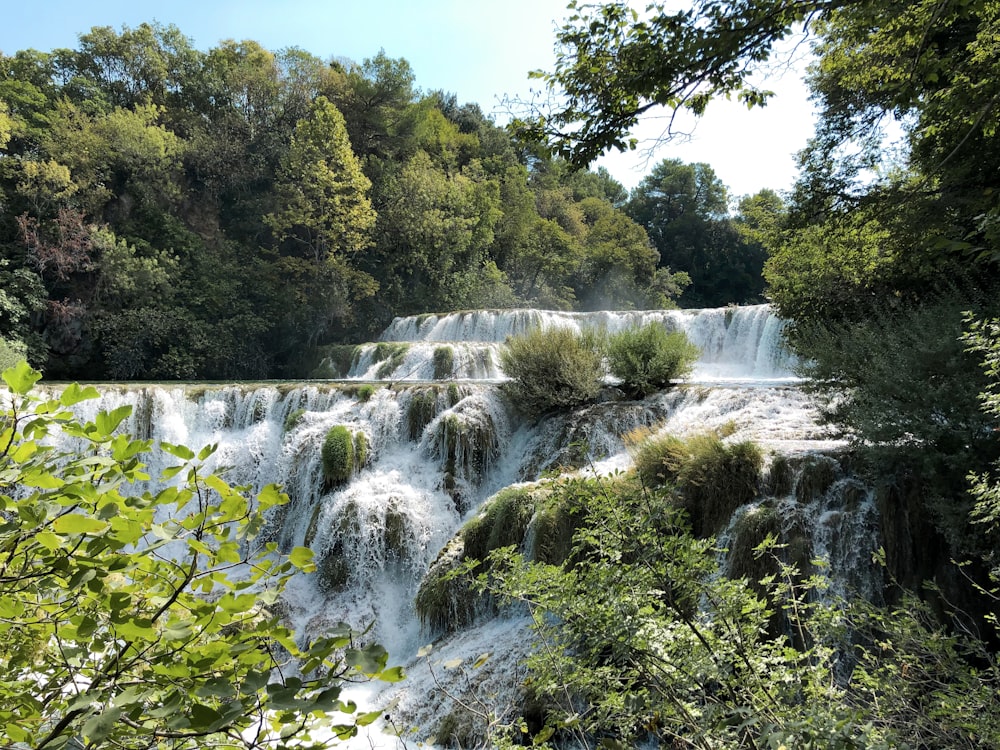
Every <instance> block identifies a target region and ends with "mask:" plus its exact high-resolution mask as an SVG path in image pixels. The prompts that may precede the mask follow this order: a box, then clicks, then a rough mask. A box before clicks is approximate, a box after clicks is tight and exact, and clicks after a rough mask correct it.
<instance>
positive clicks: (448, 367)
mask: <svg viewBox="0 0 1000 750" xmlns="http://www.w3.org/2000/svg"><path fill="white" fill-rule="evenodd" d="M433 362H434V379H435V380H444V379H445V378H450V377H451V376H452V373H453V372H454V370H455V350H454V349H452V348H451V347H450V346H439V347H436V348H435V349H434V355H433Z"/></svg>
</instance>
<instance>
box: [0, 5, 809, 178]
mask: <svg viewBox="0 0 1000 750" xmlns="http://www.w3.org/2000/svg"><path fill="white" fill-rule="evenodd" d="M567 2H568V0H274V1H273V2H267V1H266V0H198V1H195V0H171V1H170V2H162V1H160V0H155V1H143V0H31V1H28V0H0V10H2V11H3V12H2V14H0V15H2V17H3V21H2V23H0V51H2V52H3V53H4V54H13V53H14V52H16V51H17V50H21V49H28V48H34V49H37V50H41V51H49V50H52V49H56V48H59V47H75V46H76V43H77V38H78V36H79V34H81V33H85V32H86V31H88V30H89V29H90V28H91V27H93V26H112V27H114V28H116V29H120V28H121V27H122V26H123V25H127V26H130V27H132V26H136V25H138V24H140V23H142V22H144V21H158V22H160V23H162V24H174V25H176V26H177V27H178V28H179V29H180V30H181V32H182V33H183V34H184V35H185V36H187V37H189V38H190V39H191V40H192V43H193V45H194V46H195V47H196V48H198V49H203V50H204V49H209V48H211V47H213V46H215V44H216V43H218V42H219V41H221V40H223V39H236V40H242V39H252V40H254V41H257V42H259V43H260V44H262V45H263V46H264V47H266V48H268V49H271V50H278V49H283V48H286V47H299V48H301V49H304V50H306V51H307V52H310V53H312V54H314V55H316V56H318V57H321V58H323V59H327V58H330V57H347V58H350V59H352V60H355V61H357V62H361V61H363V60H364V59H365V58H369V57H372V56H374V55H375V54H377V53H378V52H379V50H380V49H384V50H385V52H386V54H387V55H389V56H390V57H393V58H399V57H403V58H406V60H407V61H409V63H410V65H411V67H412V69H413V72H414V75H415V78H416V86H417V87H418V88H420V89H422V90H424V91H434V90H438V89H441V90H444V91H447V92H451V93H454V94H456V95H457V97H458V101H459V102H460V103H466V102H475V103H477V104H479V106H480V107H481V108H482V109H483V111H484V112H486V113H487V114H491V115H493V116H494V118H495V119H496V120H497V122H498V123H503V122H505V121H506V108H505V107H504V104H503V102H504V100H505V98H506V97H512V98H516V97H521V98H527V97H528V96H529V95H530V90H531V89H532V88H534V89H538V88H539V87H540V82H539V81H530V80H529V79H528V72H529V71H530V70H538V69H551V68H552V65H553V61H554V52H553V45H554V41H555V32H556V29H557V28H558V26H559V21H561V20H562V19H563V18H564V17H565V16H566V14H567V12H566V4H567ZM762 83H763V85H764V87H765V88H768V89H771V90H774V91H775V92H776V93H777V96H776V97H775V98H774V99H773V100H772V102H771V103H770V104H769V105H768V106H767V107H765V108H764V109H760V110H754V111H747V110H746V109H745V108H743V107H742V106H740V105H738V104H736V103H731V102H724V101H723V102H713V103H712V104H711V105H709V108H708V111H707V113H706V115H705V117H704V118H702V119H701V120H700V121H699V122H698V123H697V125H696V127H695V128H694V134H693V136H692V138H691V140H690V141H689V142H687V143H670V144H667V145H664V146H662V147H660V148H659V149H658V150H656V151H655V152H654V153H653V154H652V156H650V155H649V154H647V153H646V149H643V148H640V149H639V150H638V151H636V152H630V153H627V154H611V155H608V156H605V157H602V159H601V160H599V161H598V162H597V165H600V166H604V167H606V168H607V169H608V170H609V171H610V172H611V174H612V175H613V176H614V177H615V178H616V179H617V180H619V181H620V182H621V183H622V184H624V185H625V186H626V187H627V188H629V189H631V188H633V187H634V186H635V185H636V184H637V183H638V182H639V181H640V180H641V179H642V177H643V176H644V175H645V174H647V173H648V172H649V170H650V169H652V167H653V166H655V164H657V163H658V162H659V161H661V160H662V159H680V160H682V161H685V162H705V163H707V164H709V165H711V166H712V168H713V169H714V170H715V172H716V174H717V175H718V176H719V178H720V179H721V180H722V181H723V182H724V183H725V184H726V185H727V187H729V189H730V194H731V195H733V196H741V195H748V194H751V193H755V192H757V191H758V190H760V189H762V188H772V189H775V190H779V191H781V190H787V189H789V188H790V187H791V185H792V183H793V181H794V179H795V174H796V168H795V160H794V154H795V153H796V152H797V151H799V150H800V149H801V148H803V147H804V146H805V144H806V140H807V139H808V138H809V136H810V135H811V134H812V130H813V112H812V107H811V105H810V104H809V102H808V100H807V91H806V88H805V86H804V84H803V83H802V82H801V79H800V76H799V74H798V73H796V72H795V71H792V72H789V73H787V74H785V75H784V76H783V77H781V78H780V79H772V80H767V81H764V82H762ZM685 129H687V126H685ZM660 130H662V122H657V121H656V120H653V121H650V122H648V123H646V124H645V125H642V126H641V127H640V129H639V130H638V131H637V132H636V133H635V134H636V135H637V136H638V137H639V138H640V139H641V140H646V139H649V138H651V137H653V136H655V135H656V134H658V133H659V132H660Z"/></svg>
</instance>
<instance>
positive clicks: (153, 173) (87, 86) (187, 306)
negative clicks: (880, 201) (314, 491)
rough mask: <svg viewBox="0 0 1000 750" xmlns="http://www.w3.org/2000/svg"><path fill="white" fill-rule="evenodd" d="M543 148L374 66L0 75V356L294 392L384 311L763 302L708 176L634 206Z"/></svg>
mask: <svg viewBox="0 0 1000 750" xmlns="http://www.w3.org/2000/svg"><path fill="white" fill-rule="evenodd" d="M539 143H540V142H538V141H533V140H530V139H527V140H525V139H517V138H516V137H514V136H512V135H511V134H510V133H509V132H508V131H507V130H506V129H504V128H501V127H499V126H498V125H496V124H495V123H494V122H493V121H492V120H491V119H490V118H488V117H487V116H485V115H484V114H483V112H482V110H481V109H480V107H479V106H478V105H476V104H475V103H465V104H463V103H459V102H458V101H456V98H455V97H454V96H453V95H449V94H447V93H444V92H441V91H423V90H421V89H419V88H418V87H417V85H416V81H415V78H414V74H413V71H412V70H411V68H410V66H409V64H408V63H407V61H406V60H404V59H393V58H391V57H389V56H387V55H386V54H384V53H379V54H378V55H376V56H375V57H373V58H371V59H368V60H365V61H364V62H362V63H355V62H352V61H349V60H344V59H338V58H328V59H321V58H319V57H316V56H314V55H313V54H310V53H308V52H305V51H303V50H301V49H295V48H292V49H285V50H280V51H270V50H267V49H264V48H262V47H261V46H260V45H259V44H257V43H255V42H253V41H240V42H235V41H231V40H229V41H223V42H221V43H219V45H218V46H216V47H214V48H212V49H209V50H208V51H200V50H197V49H195V48H193V47H192V45H191V42H190V40H189V39H188V38H186V37H185V36H184V34H183V33H182V32H181V30H179V29H177V28H176V27H173V26H161V25H157V24H150V25H146V24H143V25H141V26H139V27H137V28H134V29H130V28H127V27H126V28H122V29H121V30H120V31H116V30H114V29H112V28H110V27H95V28H93V29H92V30H91V31H89V32H88V33H85V34H82V35H81V36H80V37H79V44H78V47H77V48H76V49H57V50H53V51H51V52H39V51H35V50H22V51H18V52H14V53H12V54H7V55H0V209H2V211H0V289H2V291H0V351H5V352H7V353H8V358H12V357H13V356H14V355H15V354H27V356H28V358H29V360H30V361H31V362H32V363H33V364H35V365H36V366H39V367H41V368H42V369H43V371H44V372H45V373H46V376H47V377H55V378H76V377H87V378H113V379H176V378H185V379H196V378H212V379H233V378H261V377H283V376H284V377H301V376H303V375H306V374H308V367H309V362H310V361H311V357H312V352H313V351H314V349H315V347H316V346H317V345H320V344H325V343H337V342H342V341H346V340H354V341H357V340H364V339H367V338H371V337H372V336H374V335H375V334H377V332H378V331H380V330H382V328H384V327H385V325H386V324H387V323H388V322H390V321H391V319H392V318H393V317H394V316H396V315H406V314H413V313H420V312H425V311H449V310H458V309H467V308H475V307H512V306H535V307H543V308H553V309H579V310H591V309H601V308H616V309H630V308H650V307H652V308H656V307H663V306H669V305H672V304H674V303H675V301H678V300H679V303H680V304H682V305H686V306H707V305H721V304H726V303H730V302H751V301H760V299H761V292H762V288H763V281H762V277H761V268H762V265H763V260H764V254H763V250H762V249H761V245H760V243H759V241H757V240H756V239H754V235H753V233H752V232H750V231H747V227H750V226H753V225H756V224H759V222H760V221H761V217H762V215H763V216H764V218H765V219H766V214H767V212H768V211H779V212H780V210H781V205H780V201H777V200H776V196H774V195H766V194H765V195H764V196H763V197H761V196H757V197H755V198H754V199H747V200H748V201H749V202H748V203H747V204H746V205H747V208H748V211H747V217H748V218H745V217H743V216H739V217H735V218H733V217H730V216H729V213H728V209H729V197H728V196H727V194H726V188H725V186H724V185H722V183H721V182H720V181H719V180H718V178H717V177H716V176H715V174H714V172H712V170H711V168H710V167H708V166H707V165H704V164H698V165H686V164H682V163H680V162H676V161H666V162H663V163H662V164H660V165H659V166H658V167H657V168H656V169H655V170H653V172H652V173H651V174H650V175H649V176H648V177H647V178H646V180H645V181H644V182H643V184H642V185H641V186H640V187H639V188H637V190H636V191H635V192H634V194H633V195H632V196H631V197H630V196H629V195H628V194H627V192H626V191H625V189H624V188H623V187H622V185H620V184H619V183H617V182H616V181H615V180H614V179H613V178H612V177H611V176H610V175H609V174H608V173H607V172H606V171H603V170H598V171H597V172H591V171H586V170H578V169H575V168H571V167H570V166H569V164H568V162H565V161H563V160H560V159H558V158H553V157H551V156H549V155H548V153H547V151H546V149H545V148H543V147H541V146H540V145H539ZM762 211H763V212H764V214H762ZM720 268H723V273H721V274H720V272H719V271H720ZM730 271H731V273H730Z"/></svg>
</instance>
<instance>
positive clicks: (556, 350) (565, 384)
mask: <svg viewBox="0 0 1000 750" xmlns="http://www.w3.org/2000/svg"><path fill="white" fill-rule="evenodd" d="M500 362H501V365H502V367H503V371H504V373H505V374H506V375H507V376H508V377H510V378H511V380H510V382H508V383H505V384H504V390H505V392H506V393H507V395H508V396H509V397H510V399H511V400H512V401H513V402H514V404H516V405H517V407H518V408H519V409H521V410H522V411H524V412H526V413H528V414H531V415H540V414H544V413H545V412H548V411H551V410H554V409H562V408H572V407H575V406H580V405H582V404H585V403H587V402H589V401H593V400H594V399H595V398H596V397H597V394H598V392H599V391H600V388H601V378H602V377H603V374H604V372H603V369H602V364H601V353H600V351H599V348H598V347H597V346H596V345H595V343H594V341H593V340H592V339H591V338H590V337H586V336H584V335H581V334H577V333H574V332H573V331H571V330H569V329H566V328H549V329H544V330H542V329H535V330H533V331H530V332H528V333H526V334H524V335H521V336H515V337H513V338H510V339H508V340H507V342H506V345H505V346H504V347H503V349H502V350H501V351H500Z"/></svg>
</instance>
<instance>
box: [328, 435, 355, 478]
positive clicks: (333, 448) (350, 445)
mask: <svg viewBox="0 0 1000 750" xmlns="http://www.w3.org/2000/svg"><path fill="white" fill-rule="evenodd" d="M321 457H322V461H323V478H324V479H325V480H326V481H327V482H328V483H330V484H343V483H344V482H346V481H347V480H348V479H350V478H351V475H352V474H353V473H354V465H355V446H354V435H353V434H352V433H351V431H350V430H349V429H348V428H347V427H345V426H344V425H342V424H338V425H334V426H333V427H331V428H330V429H329V430H328V431H327V433H326V437H325V438H323V448H322V453H321Z"/></svg>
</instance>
